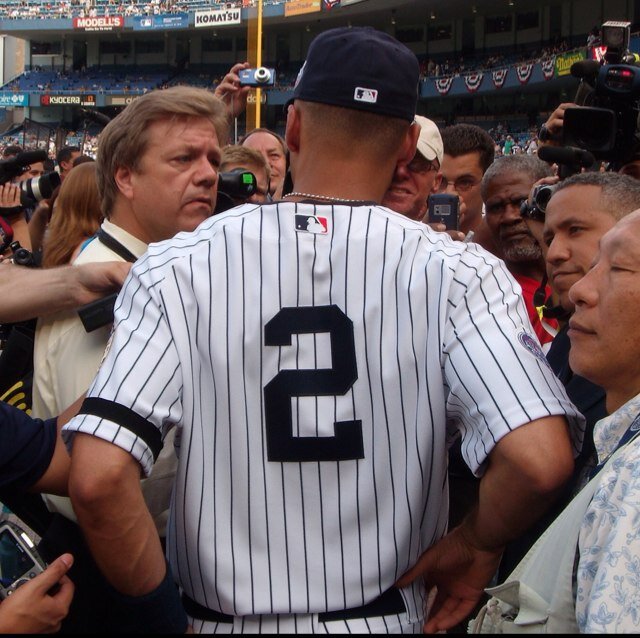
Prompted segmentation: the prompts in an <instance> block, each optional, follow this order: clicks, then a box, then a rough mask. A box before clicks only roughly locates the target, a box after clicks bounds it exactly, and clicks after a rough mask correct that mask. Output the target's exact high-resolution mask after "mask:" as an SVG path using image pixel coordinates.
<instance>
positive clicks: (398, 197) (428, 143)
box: [382, 115, 443, 221]
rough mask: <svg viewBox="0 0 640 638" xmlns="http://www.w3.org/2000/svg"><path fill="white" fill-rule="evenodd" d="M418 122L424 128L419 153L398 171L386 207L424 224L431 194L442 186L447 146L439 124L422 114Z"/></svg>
mask: <svg viewBox="0 0 640 638" xmlns="http://www.w3.org/2000/svg"><path fill="white" fill-rule="evenodd" d="M415 121H416V122H417V123H418V124H419V125H420V137H419V138H418V146H417V149H416V154H415V156H414V157H413V159H412V160H411V162H409V163H408V164H406V165H404V166H403V167H399V168H398V170H397V171H396V173H395V175H394V178H393V181H392V182H391V186H390V187H389V190H388V191H387V192H386V194H385V196H384V199H383V200H382V205H383V206H386V207H387V208H390V209H391V210H394V211H396V212H397V213H401V214H402V215H404V216H405V217H409V218H410V219H414V220H416V221H422V220H423V219H424V216H425V215H426V212H427V199H428V197H429V195H430V194H431V193H435V192H436V191H437V190H438V188H439V187H440V180H441V179H442V176H441V174H440V166H441V164H442V155H443V146H442V137H440V131H439V130H438V127H437V126H436V124H435V122H432V121H431V120H430V119H428V118H426V117H423V116H422V115H416V118H415Z"/></svg>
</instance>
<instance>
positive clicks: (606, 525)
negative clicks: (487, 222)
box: [569, 211, 640, 633]
mask: <svg viewBox="0 0 640 638" xmlns="http://www.w3.org/2000/svg"><path fill="white" fill-rule="evenodd" d="M569 294H570V298H571V300H572V301H573V302H574V303H575V306H576V309H575V313H574V315H573V317H572V319H571V320H570V323H569V325H570V329H569V336H570V338H571V354H570V364H571V368H572V369H573V370H574V371H576V372H577V373H579V374H581V375H582V376H584V377H586V378H588V379H589V380H590V381H592V382H594V383H597V384H599V385H601V386H602V387H604V389H605V390H606V393H607V412H609V414H610V416H608V417H606V418H604V419H601V420H600V421H599V422H598V423H597V425H596V426H595V429H594V442H595V447H596V451H597V453H598V462H599V463H600V466H602V464H604V463H605V462H606V460H607V459H608V458H609V457H610V456H611V455H612V454H613V452H614V451H615V450H616V449H618V448H621V447H622V446H625V448H624V450H622V451H621V452H620V453H619V454H618V456H617V457H616V459H615V461H614V462H613V463H611V464H608V465H607V466H606V467H604V468H602V469H601V470H600V472H599V473H598V479H597V480H598V481H599V485H598V487H597V488H596V491H595V493H594V496H593V498H592V499H591V502H590V503H589V505H588V507H587V510H586V513H585V516H584V518H583V520H582V524H581V529H580V536H579V540H578V551H579V563H578V571H577V597H576V620H577V623H578V627H579V629H580V631H581V632H584V633H638V632H639V631H640V604H638V603H639V596H640V558H639V557H640V526H639V525H638V523H639V522H640V520H639V519H640V464H639V463H638V460H639V459H640V438H638V437H637V436H635V435H636V434H637V431H638V430H640V322H638V308H639V307H640V211H636V212H634V213H632V214H631V215H629V216H627V217H625V218H623V219H622V220H621V221H620V222H618V223H617V224H616V226H614V227H613V228H612V229H611V230H610V231H609V232H607V233H606V234H605V235H604V236H603V238H602V239H601V241H600V254H599V257H598V258H597V261H596V262H595V265H594V266H593V267H592V269H591V270H590V271H589V272H588V273H587V274H586V275H585V276H584V277H583V278H582V279H581V280H580V281H578V282H577V283H575V284H574V285H573V287H572V288H571V291H570V293H569ZM600 466H599V467H600Z"/></svg>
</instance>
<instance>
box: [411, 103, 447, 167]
mask: <svg viewBox="0 0 640 638" xmlns="http://www.w3.org/2000/svg"><path fill="white" fill-rule="evenodd" d="M415 120H416V122H417V123H418V124H419V125H420V137H419V138H418V149H417V150H418V152H419V153H420V155H422V156H423V157H424V158H426V159H428V160H434V159H437V160H438V162H439V163H440V165H442V156H443V155H444V146H443V144H442V136H441V135H440V130H439V129H438V126H437V125H436V123H435V122H433V121H431V120H430V119H429V118H426V117H424V116H422V115H416V117H415Z"/></svg>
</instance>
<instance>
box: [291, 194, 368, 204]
mask: <svg viewBox="0 0 640 638" xmlns="http://www.w3.org/2000/svg"><path fill="white" fill-rule="evenodd" d="M287 197H302V198H304V199H319V200H322V201H325V202H332V203H334V204H364V203H365V200H362V199H344V198H342V197H328V196H327V195H314V194H313V193H298V192H295V191H294V192H292V193H287V194H286V195H283V196H282V199H286V198H287Z"/></svg>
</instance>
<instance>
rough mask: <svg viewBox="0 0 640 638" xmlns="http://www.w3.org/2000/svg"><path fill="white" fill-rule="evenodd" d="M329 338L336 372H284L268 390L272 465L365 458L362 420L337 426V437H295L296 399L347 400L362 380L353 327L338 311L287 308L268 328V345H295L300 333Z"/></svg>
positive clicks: (332, 370)
mask: <svg viewBox="0 0 640 638" xmlns="http://www.w3.org/2000/svg"><path fill="white" fill-rule="evenodd" d="M322 332H326V333H329V336H330V339H331V361H332V367H331V368H326V369H320V368H319V369H310V370H307V369H295V370H281V371H280V372H278V374H276V376H275V377H273V379H271V381H269V383H267V385H266V386H265V387H264V405H265V420H266V429H267V458H268V459H269V461H273V462H279V463H285V462H304V461H348V460H353V459H361V458H364V444H363V440H362V421H360V420H354V421H337V422H335V423H334V432H335V436H319V437H313V436H311V437H309V436H304V437H301V436H294V434H293V418H292V411H291V399H292V398H293V397H309V396H342V395H344V394H346V393H347V392H348V391H349V390H350V389H351V387H352V386H353V384H354V383H355V381H356V379H357V378H358V370H357V365H356V350H355V341H354V337H353V322H352V321H351V319H349V317H347V315H345V314H344V312H342V310H340V308H338V306H335V305H331V306H304V307H291V308H282V309H281V310H280V311H279V312H278V313H277V314H276V315H275V317H273V319H271V320H270V321H269V322H268V323H267V324H266V325H265V327H264V341H265V344H266V345H267V346H290V345H291V337H292V336H293V335H294V334H308V333H322Z"/></svg>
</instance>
